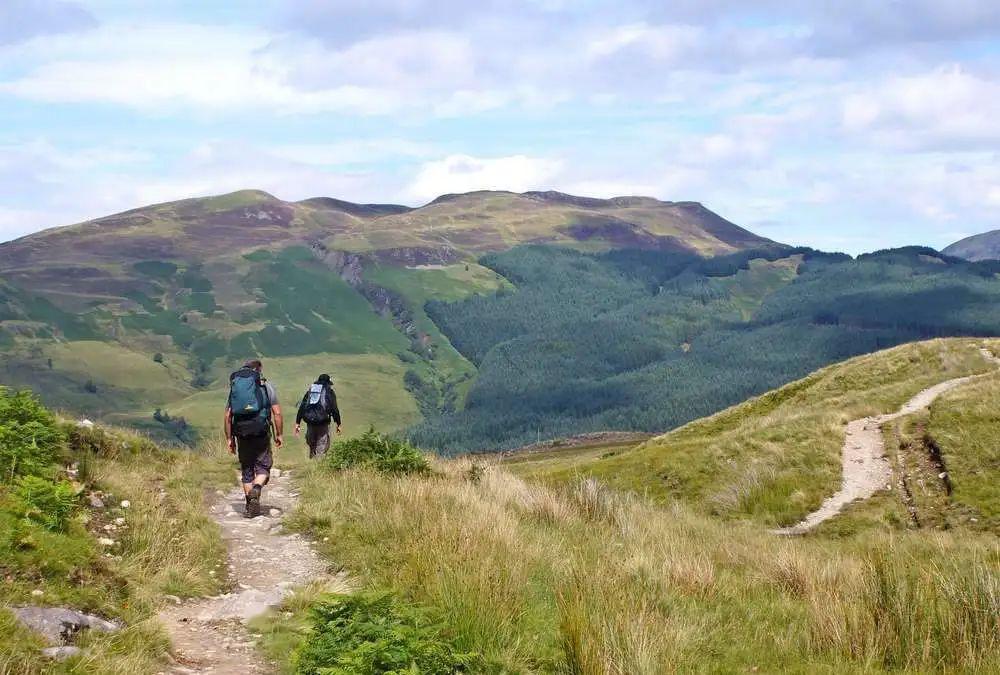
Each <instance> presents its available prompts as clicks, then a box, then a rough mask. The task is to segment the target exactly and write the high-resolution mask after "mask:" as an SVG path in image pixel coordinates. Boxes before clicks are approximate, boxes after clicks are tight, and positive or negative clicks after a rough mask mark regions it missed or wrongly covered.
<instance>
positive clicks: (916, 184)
mask: <svg viewBox="0 0 1000 675" xmlns="http://www.w3.org/2000/svg"><path fill="white" fill-rule="evenodd" d="M244 188H256V189H262V190H266V191H268V192H270V193H272V194H274V195H275V196H277V197H280V198H282V199H287V200H298V199H304V198H307V197H314V196H330V197H337V198H341V199H347V200H351V201H359V202H395V203H403V204H409V205H420V204H423V203H426V202H427V201H429V200H431V199H433V198H434V197H436V196H437V195H439V194H443V193H449V192H463V191H469V190H475V189H506V190H514V191H525V190H536V189H555V190H560V191H563V192H569V193H574V194H583V195H588V196H598V197H610V196H616V195H631V194H641V195H649V196H654V197H657V198H660V199H665V200H696V201H700V202H702V203H704V204H705V205H706V206H707V207H708V208H710V209H712V210H714V211H716V212H717V213H720V214H721V215H723V216H724V217H726V218H728V219H730V220H732V221H734V222H736V223H738V224H740V225H742V226H744V227H747V228H749V229H751V230H753V231H755V232H757V233H759V234H762V235H764V236H767V237H771V238H773V239H776V240H779V241H783V242H786V243H791V244H797V245H798V244H801V245H809V246H814V247H817V248H822V249H825V250H838V251H846V252H849V253H859V252H863V251H871V250H875V249H879V248H886V247H891V246H900V245H907V244H922V245H929V246H933V247H935V248H941V247H943V246H945V245H947V244H949V243H951V242H953V241H955V240H957V239H959V238H962V237H964V236H967V235H970V234H974V233H977V232H983V231H987V230H992V229H997V228H1000V2H997V1H996V0H938V1H933V0H906V1H902V0H858V1H857V2H842V1H840V0H812V1H809V0H672V1H671V2H664V1H663V0H615V1H613V2H598V1H595V0H505V1H503V2H501V1H499V0H479V2H474V3H473V2H467V0H425V1H421V0H329V1H322V2H321V1H319V0H254V1H252V2H251V1H242V0H234V1H228V2H203V1H202V0H158V2H156V3H148V2H141V1H138V0H136V1H126V0H75V1H74V0H0V241H4V240H8V239H12V238H15V237H18V236H21V235H24V234H27V233H30V232H33V231H37V230H40V229H44V228H47V227H52V226H56V225H65V224H69V223H73V222H79V221H82V220H86V219H89V218H94V217H97V216H101V215H107V214H109V213H114V212H117V211H121V210H125V209H128V208H134V207H137V206H142V205H145V204H149V203H153V202H161V201H168V200H173V199H180V198H185V197H192V196H202V195H209V194H218V193H224V192H229V191H233V190H238V189H244Z"/></svg>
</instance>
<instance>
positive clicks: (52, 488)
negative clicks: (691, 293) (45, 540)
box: [14, 476, 77, 532]
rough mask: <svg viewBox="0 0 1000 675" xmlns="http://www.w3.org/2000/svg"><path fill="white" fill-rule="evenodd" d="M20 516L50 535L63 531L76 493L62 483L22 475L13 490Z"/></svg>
mask: <svg viewBox="0 0 1000 675" xmlns="http://www.w3.org/2000/svg"><path fill="white" fill-rule="evenodd" d="M14 498H15V500H16V502H17V505H18V511H19V513H20V515H21V516H22V517H24V518H27V519H29V520H33V521H35V522H37V523H38V524H40V525H41V526H42V527H44V528H45V529H46V530H49V531H52V532H62V531H65V529H66V525H67V524H68V523H69V519H70V517H71V516H72V515H73V509H74V508H75V507H76V502H77V492H76V490H74V489H73V486H72V485H70V484H69V483H67V482H65V481H60V482H58V483H57V482H54V481H51V480H48V479H46V478H39V477H38V476H22V477H21V478H20V479H19V480H18V482H17V486H16V487H15V488H14Z"/></svg>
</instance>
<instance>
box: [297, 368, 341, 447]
mask: <svg viewBox="0 0 1000 675" xmlns="http://www.w3.org/2000/svg"><path fill="white" fill-rule="evenodd" d="M330 418H333V421H334V422H336V423H337V433H338V434H339V433H340V425H341V421H340V409H339V408H338V407H337V395H336V394H335V393H334V392H333V380H331V379H330V376H329V375H327V374H326V373H323V374H322V375H320V376H319V377H317V378H316V382H315V383H313V384H311V385H309V390H308V391H306V393H305V396H303V397H302V403H300V404H299V412H298V414H296V415H295V435H296V436H298V435H299V429H300V428H301V425H302V420H305V422H306V445H308V446H309V458H310V459H312V458H314V457H322V456H323V455H325V454H326V451H327V450H328V449H329V448H330Z"/></svg>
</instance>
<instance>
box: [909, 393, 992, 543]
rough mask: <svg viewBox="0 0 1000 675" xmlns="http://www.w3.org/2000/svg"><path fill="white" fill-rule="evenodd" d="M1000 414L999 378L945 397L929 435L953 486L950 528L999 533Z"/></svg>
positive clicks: (936, 406) (930, 420)
mask: <svg viewBox="0 0 1000 675" xmlns="http://www.w3.org/2000/svg"><path fill="white" fill-rule="evenodd" d="M998 410H1000V377H998V376H996V375H991V376H990V377H988V378H984V379H982V380H979V381H978V382H974V383H972V384H969V385H967V386H965V387H961V388H959V389H955V390H953V391H951V392H948V393H947V394H945V395H944V396H942V397H941V398H940V399H939V400H938V401H937V402H935V404H934V405H933V406H931V412H930V416H929V418H928V419H927V422H926V429H925V431H926V435H927V437H928V438H929V439H930V440H932V441H933V442H934V443H935V444H936V445H937V446H938V447H939V448H940V451H941V455H942V459H943V460H944V466H945V469H946V470H947V472H948V475H949V480H950V481H951V484H952V486H953V491H952V494H951V495H950V499H949V500H948V506H949V508H950V510H951V512H950V514H949V515H950V520H951V522H958V523H961V524H963V525H965V526H967V527H973V528H975V529H984V530H989V531H992V532H998V531H1000V483H998V481H997V471H998V470H1000V444H998V443H997V439H998V421H997V419H998V417H997V416H998Z"/></svg>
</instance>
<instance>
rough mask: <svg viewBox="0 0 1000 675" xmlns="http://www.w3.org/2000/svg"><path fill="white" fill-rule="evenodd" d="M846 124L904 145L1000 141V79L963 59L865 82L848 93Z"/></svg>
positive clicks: (852, 128)
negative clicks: (964, 64)
mask: <svg viewBox="0 0 1000 675" xmlns="http://www.w3.org/2000/svg"><path fill="white" fill-rule="evenodd" d="M842 119H843V126H844V129H845V130H846V131H847V132H849V133H859V132H860V133H866V134H870V135H871V136H872V137H874V138H876V139H878V140H881V141H882V142H885V143H887V144H892V145H896V146H899V147H904V148H907V147H908V148H920V147H928V146H937V147H940V146H942V145H952V146H955V145H962V144H968V143H974V144H976V145H979V146H980V147H981V146H982V145H983V144H985V143H992V144H994V145H995V144H996V143H997V142H998V141H1000V124H998V123H997V120H998V119H1000V79H996V78H990V77H987V76H981V75H977V74H974V73H971V72H969V71H968V70H967V69H965V68H963V67H961V66H959V65H951V66H947V67H941V68H936V69H934V70H931V71H929V72H924V73H920V74H916V75H908V76H897V77H891V78H888V79H885V80H883V81H881V82H878V83H875V84H864V85H860V86H859V87H858V88H857V91H855V92H854V93H852V94H850V95H849V96H847V97H846V99H845V100H844V102H843V112H842Z"/></svg>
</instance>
